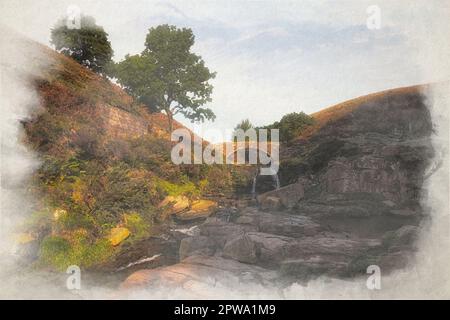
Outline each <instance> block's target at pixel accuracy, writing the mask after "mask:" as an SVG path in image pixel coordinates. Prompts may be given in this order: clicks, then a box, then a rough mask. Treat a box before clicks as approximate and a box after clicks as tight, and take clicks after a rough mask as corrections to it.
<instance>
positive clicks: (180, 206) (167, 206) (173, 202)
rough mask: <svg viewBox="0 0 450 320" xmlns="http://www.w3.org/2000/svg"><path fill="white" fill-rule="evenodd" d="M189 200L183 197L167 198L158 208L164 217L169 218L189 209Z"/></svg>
mask: <svg viewBox="0 0 450 320" xmlns="http://www.w3.org/2000/svg"><path fill="white" fill-rule="evenodd" d="M189 204H190V202H189V199H188V198H187V197H185V196H167V197H165V198H164V200H163V201H161V202H160V203H159V204H158V208H160V209H163V210H164V216H165V217H167V216H170V215H172V214H176V213H179V212H182V211H185V210H187V209H188V208H189Z"/></svg>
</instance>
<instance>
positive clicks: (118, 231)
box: [108, 227, 130, 246]
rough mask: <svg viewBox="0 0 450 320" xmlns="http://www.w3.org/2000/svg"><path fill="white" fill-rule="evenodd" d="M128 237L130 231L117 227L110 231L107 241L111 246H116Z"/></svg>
mask: <svg viewBox="0 0 450 320" xmlns="http://www.w3.org/2000/svg"><path fill="white" fill-rule="evenodd" d="M129 236H130V230H128V229H127V228H124V227H117V228H112V229H111V231H110V234H109V236H108V240H109V241H110V242H111V244H112V245H113V246H117V245H119V244H120V243H121V242H122V241H124V240H125V239H126V238H128V237H129Z"/></svg>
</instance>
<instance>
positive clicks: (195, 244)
mask: <svg viewBox="0 0 450 320" xmlns="http://www.w3.org/2000/svg"><path fill="white" fill-rule="evenodd" d="M214 247H215V246H214V243H213V242H212V241H211V240H210V239H209V238H208V237H205V236H194V237H187V238H184V239H182V240H181V243H180V250H179V256H180V260H183V259H185V258H187V257H188V256H191V255H198V254H204V255H211V254H213V253H214Z"/></svg>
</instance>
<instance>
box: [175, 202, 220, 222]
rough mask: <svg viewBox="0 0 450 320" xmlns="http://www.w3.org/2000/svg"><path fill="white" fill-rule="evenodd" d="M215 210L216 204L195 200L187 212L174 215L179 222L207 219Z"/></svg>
mask: <svg viewBox="0 0 450 320" xmlns="http://www.w3.org/2000/svg"><path fill="white" fill-rule="evenodd" d="M216 208H217V202H215V201H211V200H195V201H193V202H192V204H191V206H190V208H189V210H188V211H182V212H178V213H176V218H177V219H179V220H194V219H199V218H207V217H209V216H210V215H211V214H212V213H213V212H214V211H215V210H216Z"/></svg>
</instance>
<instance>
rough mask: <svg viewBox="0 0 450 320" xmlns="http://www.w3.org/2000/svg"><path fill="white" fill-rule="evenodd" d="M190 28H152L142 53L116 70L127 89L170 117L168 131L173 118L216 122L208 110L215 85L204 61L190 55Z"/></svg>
mask: <svg viewBox="0 0 450 320" xmlns="http://www.w3.org/2000/svg"><path fill="white" fill-rule="evenodd" d="M193 45H194V34H193V33H192V30H191V29H188V28H182V29H178V28H176V27H175V26H169V25H160V26H157V27H155V28H151V29H149V32H148V34H147V37H146V40H145V49H144V51H142V53H141V54H137V55H133V56H130V55H127V56H125V59H124V60H123V61H121V62H119V63H117V64H116V65H115V67H114V74H115V76H116V77H117V79H118V82H119V83H120V84H121V85H122V86H123V87H124V89H125V90H126V91H127V92H128V93H129V94H131V95H132V96H134V97H136V98H137V99H138V100H140V101H141V102H142V103H144V104H146V105H147V106H148V107H149V108H150V109H151V110H157V111H164V112H165V113H166V114H167V118H168V125H169V130H170V131H172V129H173V117H174V116H175V115H176V114H182V115H183V116H185V117H186V118H187V119H190V120H191V121H202V122H203V121H205V120H214V119H215V115H214V113H213V112H212V110H211V109H209V108H204V107H202V106H203V105H204V104H206V103H207V102H210V101H211V93H212V90H213V87H212V85H211V84H210V83H209V82H208V81H209V80H210V79H213V78H214V76H215V73H213V72H210V71H209V69H208V68H207V67H206V66H205V63H204V61H203V60H202V58H201V57H200V56H198V55H196V54H194V53H192V52H191V47H192V46H193Z"/></svg>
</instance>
